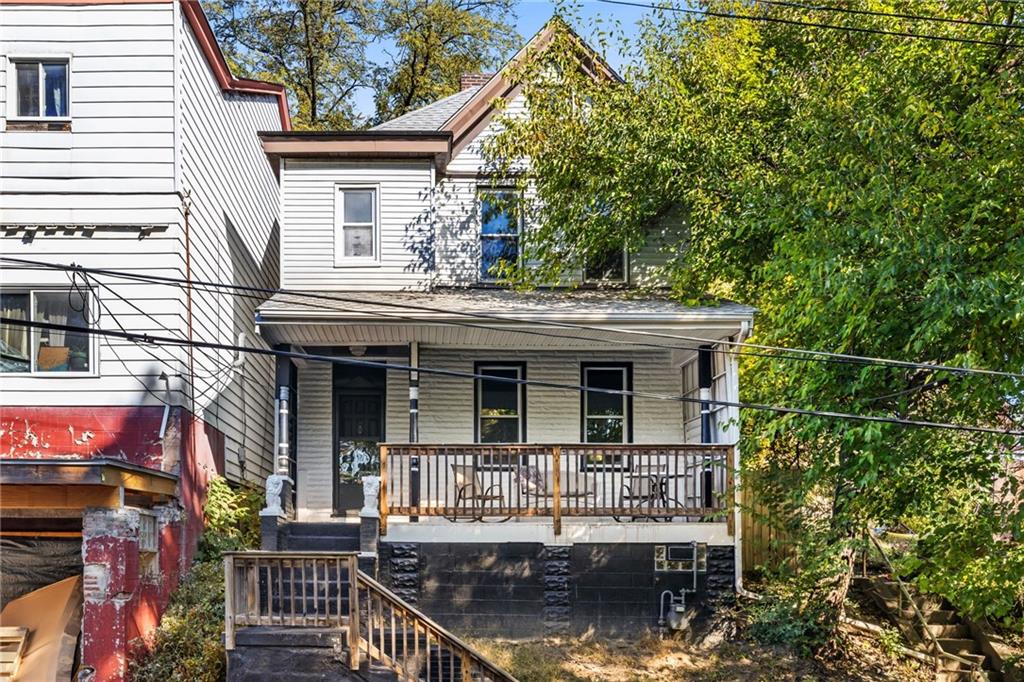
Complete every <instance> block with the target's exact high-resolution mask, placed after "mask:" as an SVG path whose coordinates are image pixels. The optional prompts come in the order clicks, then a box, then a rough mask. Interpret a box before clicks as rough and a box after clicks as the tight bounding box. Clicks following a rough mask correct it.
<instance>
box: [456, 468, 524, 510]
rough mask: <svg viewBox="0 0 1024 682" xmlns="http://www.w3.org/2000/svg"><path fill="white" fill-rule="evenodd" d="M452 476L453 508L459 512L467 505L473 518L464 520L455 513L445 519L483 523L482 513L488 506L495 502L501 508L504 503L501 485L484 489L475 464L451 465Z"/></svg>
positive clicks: (495, 484) (496, 484) (497, 484)
mask: <svg viewBox="0 0 1024 682" xmlns="http://www.w3.org/2000/svg"><path fill="white" fill-rule="evenodd" d="M451 467H452V475H453V476H454V477H455V508H456V510H459V509H460V508H461V507H462V506H463V505H465V504H468V505H469V509H471V510H472V511H473V512H475V513H474V514H473V516H471V517H470V518H469V519H464V518H463V517H461V516H459V514H458V513H456V514H455V515H454V516H451V517H445V518H447V519H448V520H449V521H454V522H457V521H462V520H469V521H480V522H484V515H483V513H482V512H483V511H485V509H486V508H487V507H488V506H491V507H493V506H494V503H495V502H497V503H498V506H499V507H501V506H503V504H504V502H505V495H504V494H503V493H502V490H501V484H500V483H494V484H493V485H490V486H487V487H484V482H483V479H482V478H481V477H480V469H479V468H478V467H477V466H476V465H475V464H452V465H451ZM510 518H512V517H511V516H506V517H505V518H504V519H499V522H501V521H508V520H509V519H510Z"/></svg>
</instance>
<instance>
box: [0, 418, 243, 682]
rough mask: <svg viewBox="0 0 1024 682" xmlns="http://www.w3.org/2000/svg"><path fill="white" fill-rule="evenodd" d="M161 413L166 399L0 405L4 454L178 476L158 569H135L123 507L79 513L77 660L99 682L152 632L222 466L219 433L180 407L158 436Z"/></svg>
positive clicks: (117, 672) (119, 670) (112, 676)
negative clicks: (106, 462) (82, 576)
mask: <svg viewBox="0 0 1024 682" xmlns="http://www.w3.org/2000/svg"><path fill="white" fill-rule="evenodd" d="M163 414H164V409H163V407H119V406H115V407H10V406H5V407H2V408H0V458H10V459H100V458H105V459H115V460H119V461H124V462H128V463H131V464H136V465H139V466H144V467H148V468H151V469H157V470H161V471H166V472H170V473H175V474H177V475H178V476H179V479H178V497H177V500H176V504H171V505H168V506H166V508H165V509H164V510H163V511H162V512H161V514H162V516H161V522H160V526H159V534H160V535H159V544H160V551H159V559H158V561H159V570H158V571H156V572H155V575H150V576H145V575H142V574H141V573H140V566H139V551H138V529H137V525H136V526H134V527H132V526H131V525H130V523H128V522H127V521H126V520H125V518H124V515H123V513H120V512H118V511H117V510H87V511H86V512H85V513H84V515H83V538H82V555H83V561H84V563H85V565H86V581H85V583H86V584H85V588H84V589H85V603H84V605H83V613H82V642H83V645H82V660H83V663H84V664H85V665H90V666H92V667H94V668H95V669H96V677H95V680H96V682H122V681H123V680H124V679H125V674H126V672H127V664H128V659H129V657H130V655H131V652H132V650H133V649H134V647H135V644H134V640H138V639H140V638H145V637H146V636H147V635H149V634H150V633H151V632H152V631H153V629H154V628H155V627H156V625H157V624H158V623H159V621H160V616H161V615H162V614H163V611H164V609H165V608H166V607H167V602H168V599H169V598H170V595H171V593H172V592H173V591H174V589H175V588H176V587H177V585H178V582H179V580H180V578H181V576H182V575H183V574H184V572H185V571H187V570H188V567H189V565H190V564H191V563H192V558H193V556H194V555H195V550H196V546H197V543H198V539H199V534H200V533H201V532H202V528H203V505H204V503H205V501H206V491H207V487H208V484H209V481H210V478H211V477H212V476H214V475H217V474H221V475H222V474H223V472H224V452H225V438H224V434H223V433H221V432H220V431H218V430H217V429H216V428H214V427H212V426H211V425H209V424H207V423H206V422H204V421H203V420H202V419H198V418H195V417H194V416H193V415H192V414H191V413H190V412H188V411H187V410H184V409H181V408H177V407H176V408H172V409H171V412H170V415H169V419H168V427H167V430H166V432H165V435H164V437H163V438H161V437H160V425H161V422H162V420H163ZM128 516H129V517H130V516H131V514H129V515H128ZM126 524H127V525H126ZM90 565H91V567H90ZM90 576H91V577H90Z"/></svg>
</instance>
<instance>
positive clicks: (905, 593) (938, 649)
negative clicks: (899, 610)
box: [867, 528, 985, 680]
mask: <svg viewBox="0 0 1024 682" xmlns="http://www.w3.org/2000/svg"><path fill="white" fill-rule="evenodd" d="M867 536H868V537H869V538H871V542H872V543H873V544H874V545H875V548H876V549H877V550H878V553H879V554H881V555H882V561H884V562H885V565H886V566H887V567H888V568H889V575H891V576H892V577H893V578H895V579H896V584H897V585H899V587H900V594H901V596H902V597H905V598H906V600H907V601H908V602H910V606H911V607H912V608H913V609H914V615H915V616H916V617H917V620H918V621H919V622H920V623H921V629H922V630H923V631H924V633H925V636H926V637H928V639H929V640H931V645H932V648H933V650H934V651H933V653H935V654H937V655H938V656H941V657H942V658H945V659H947V660H950V661H955V662H957V663H960V664H961V665H966V666H969V667H970V672H971V679H976V678H977V679H981V680H984V679H985V678H984V677H983V676H981V675H980V674H979V672H978V664H977V663H975V662H974V661H968V660H967V659H966V658H961V657H960V656H957V655H956V654H953V653H950V652H948V651H946V650H945V649H943V648H942V645H941V644H939V640H938V638H937V637H936V636H935V635H934V633H932V631H931V628H929V627H928V619H927V618H925V617H924V614H923V613H921V609H919V608H918V607H917V602H915V601H914V597H913V596H912V595H911V594H910V590H908V589H907V586H906V583H904V582H903V581H902V580H901V579H900V576H899V574H898V573H897V572H896V569H895V568H894V567H893V565H892V562H891V561H889V555H888V554H886V551H885V549H884V548H883V547H882V543H881V542H879V541H878V538H877V537H875V533H874V531H872V530H871V529H870V528H869V529H867Z"/></svg>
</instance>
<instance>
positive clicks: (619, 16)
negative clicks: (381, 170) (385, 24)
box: [356, 0, 654, 116]
mask: <svg viewBox="0 0 1024 682" xmlns="http://www.w3.org/2000/svg"><path fill="white" fill-rule="evenodd" d="M652 4H654V3H652ZM557 6H558V3H555V2H547V1H546V0H519V3H518V4H517V5H516V8H515V12H516V30H517V31H519V35H520V36H522V39H523V41H526V40H529V39H530V37H531V36H533V34H534V33H536V32H537V31H539V30H540V27H541V26H543V25H544V22H546V21H547V20H548V19H550V18H551V15H552V14H553V13H554V11H555V8H556V7H557ZM570 10H571V14H572V16H573V17H574V18H573V24H574V28H575V29H576V30H577V31H578V32H579V33H580V35H582V36H583V37H584V38H585V39H587V40H591V39H592V37H593V35H594V32H595V31H596V30H597V29H598V27H601V26H603V27H605V28H606V29H607V28H609V27H610V22H613V21H618V22H619V24H620V28H621V30H622V31H623V32H624V33H625V34H627V35H632V34H634V33H635V28H636V23H637V22H638V21H639V20H640V19H641V18H643V17H644V16H645V14H648V13H649V10H644V9H642V8H640V7H627V6H623V5H610V4H607V3H603V2H596V1H595V0H576V1H575V2H572V3H571V6H570ZM595 47H596V45H595ZM382 48H383V46H380V45H377V46H371V48H370V49H369V51H368V56H369V57H370V59H373V60H377V59H381V58H382V55H381V52H380V51H381V49H382ZM604 56H605V59H607V60H608V62H609V63H610V64H611V65H612V68H615V69H620V68H621V67H622V65H623V64H624V63H626V62H627V61H628V60H629V56H628V55H624V54H621V53H620V52H619V51H618V50H614V49H613V50H610V51H609V52H608V53H606V54H605V55H604ZM356 103H357V106H358V108H359V111H360V112H361V113H362V114H364V115H367V116H368V115H371V114H373V94H372V93H371V92H370V91H369V90H363V91H361V92H360V93H359V94H358V96H357V97H356Z"/></svg>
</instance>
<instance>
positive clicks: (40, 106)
mask: <svg viewBox="0 0 1024 682" xmlns="http://www.w3.org/2000/svg"><path fill="white" fill-rule="evenodd" d="M11 61H12V63H13V65H14V81H15V84H16V85H15V94H14V99H15V105H14V116H15V117H16V118H34V119H47V118H53V119H65V118H68V117H69V116H70V113H69V111H68V84H69V78H68V60H67V59H12V60H11Z"/></svg>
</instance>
